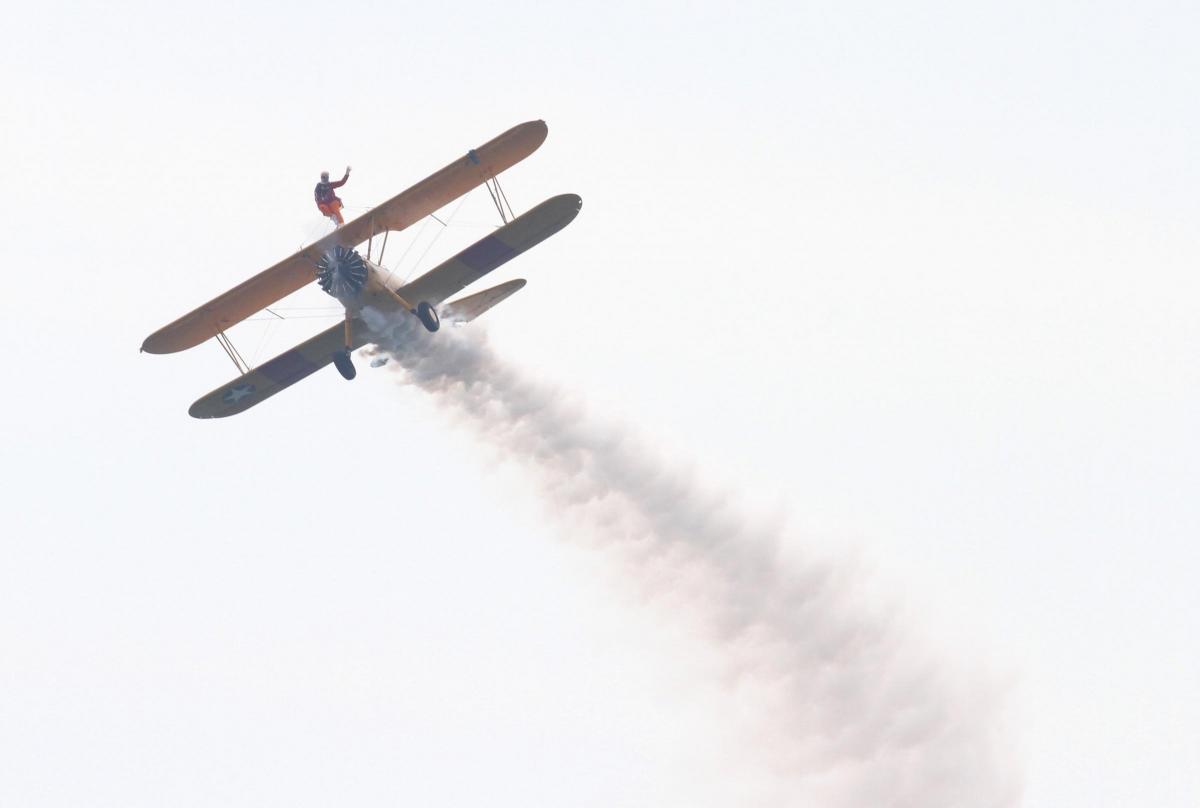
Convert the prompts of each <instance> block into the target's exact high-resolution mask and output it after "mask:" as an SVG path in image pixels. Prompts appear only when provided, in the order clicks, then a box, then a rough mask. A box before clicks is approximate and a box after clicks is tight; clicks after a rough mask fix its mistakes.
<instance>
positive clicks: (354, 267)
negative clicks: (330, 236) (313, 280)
mask: <svg viewBox="0 0 1200 808" xmlns="http://www.w3.org/2000/svg"><path fill="white" fill-rule="evenodd" d="M317 282H318V283H320V284H321V288H322V289H324V290H325V291H326V292H328V293H329V294H331V295H333V296H334V297H336V298H338V299H339V300H341V299H343V298H347V297H349V298H354V297H358V295H359V294H360V293H361V292H362V290H363V287H365V286H366V285H367V264H366V262H365V261H363V258H362V256H361V255H359V254H358V253H357V252H356V251H354V250H352V249H350V248H349V247H342V246H341V245H338V246H337V247H334V248H333V250H332V251H331V252H327V253H325V254H324V255H323V256H321V260H320V261H318V262H317Z"/></svg>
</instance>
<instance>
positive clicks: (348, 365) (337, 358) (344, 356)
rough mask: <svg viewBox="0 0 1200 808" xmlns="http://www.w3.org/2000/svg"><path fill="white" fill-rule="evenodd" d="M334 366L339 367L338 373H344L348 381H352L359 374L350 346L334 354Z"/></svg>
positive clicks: (343, 375)
mask: <svg viewBox="0 0 1200 808" xmlns="http://www.w3.org/2000/svg"><path fill="white" fill-rule="evenodd" d="M333 366H334V367H335V368H337V369H338V373H340V374H342V378H343V379H345V380H346V381H350V380H351V379H353V378H354V377H355V376H357V375H358V371H357V370H355V369H354V362H352V361H351V360H350V349H349V348H346V349H344V350H341V351H338V352H337V353H335V354H334V355H333Z"/></svg>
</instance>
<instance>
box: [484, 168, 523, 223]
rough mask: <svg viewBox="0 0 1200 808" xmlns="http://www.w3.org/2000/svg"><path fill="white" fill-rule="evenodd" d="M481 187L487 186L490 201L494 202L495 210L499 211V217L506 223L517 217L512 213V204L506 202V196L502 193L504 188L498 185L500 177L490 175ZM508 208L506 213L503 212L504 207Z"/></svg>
mask: <svg viewBox="0 0 1200 808" xmlns="http://www.w3.org/2000/svg"><path fill="white" fill-rule="evenodd" d="M483 187H485V188H487V191H488V194H490V195H491V197H492V201H493V202H495V203H496V210H498V211H500V219H501V220H502V221H503V222H504V223H505V224H508V223H509V222H510V221H512V220H513V219H515V218H517V217H516V216H515V215H514V214H513V209H512V205H510V204H509V203H508V197H507V196H506V195H505V194H504V189H503V188H501V187H500V178H499V177H492V178H491V179H487V180H484V181H483ZM505 207H507V208H508V213H507V214H506V213H505V212H504V208H505Z"/></svg>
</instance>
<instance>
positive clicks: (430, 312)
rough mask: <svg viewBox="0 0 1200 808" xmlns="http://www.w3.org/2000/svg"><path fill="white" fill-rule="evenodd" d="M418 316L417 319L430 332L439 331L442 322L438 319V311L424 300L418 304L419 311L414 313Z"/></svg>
mask: <svg viewBox="0 0 1200 808" xmlns="http://www.w3.org/2000/svg"><path fill="white" fill-rule="evenodd" d="M413 313H414V314H416V315H417V319H418V320H420V321H421V324H422V325H424V326H425V328H426V330H428V331H437V330H438V328H439V327H441V324H442V321H441V319H440V318H439V317H438V313H437V309H435V308H434V307H433V306H431V305H429V304H428V303H426V302H425V301H424V300H422V301H421V302H420V303H418V304H417V310H416V311H415V312H413Z"/></svg>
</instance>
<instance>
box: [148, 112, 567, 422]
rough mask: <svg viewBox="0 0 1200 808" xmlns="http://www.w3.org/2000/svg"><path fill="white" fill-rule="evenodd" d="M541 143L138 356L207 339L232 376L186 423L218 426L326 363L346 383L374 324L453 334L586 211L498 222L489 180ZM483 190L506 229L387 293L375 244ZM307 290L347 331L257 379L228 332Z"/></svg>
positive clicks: (388, 205) (293, 260) (345, 240)
mask: <svg viewBox="0 0 1200 808" xmlns="http://www.w3.org/2000/svg"><path fill="white" fill-rule="evenodd" d="M546 131H547V130H546V124H545V122H544V121H529V122H527V123H523V124H520V125H519V126H514V127H513V128H512V129H509V130H508V131H507V132H505V133H504V134H502V135H500V136H498V137H496V138H493V139H492V140H489V141H488V142H487V143H485V144H483V145H482V146H480V147H478V148H476V149H472V150H470V151H468V152H467V153H466V155H464V156H463V157H462V158H460V159H458V160H455V161H454V162H453V163H451V164H450V165H448V166H446V167H445V168H443V169H442V170H441V171H438V172H437V173H436V174H433V175H431V176H429V177H426V178H425V179H424V180H422V181H421V182H418V183H417V184H416V185H414V186H413V187H411V188H409V189H408V190H407V191H404V192H403V193H400V194H398V195H397V196H395V197H393V198H392V199H389V200H388V201H387V202H384V203H383V204H382V205H379V206H378V207H376V208H373V209H372V210H370V211H368V212H366V213H364V214H363V215H362V216H359V217H358V218H356V219H354V220H352V221H350V222H347V223H346V224H345V225H343V226H342V227H339V228H338V229H336V230H334V231H333V232H332V233H330V234H329V235H327V236H325V237H323V238H321V239H319V240H318V241H316V242H314V243H313V244H311V245H309V246H308V247H305V248H304V249H302V250H300V251H299V252H298V253H296V254H295V255H293V256H291V257H290V258H285V259H284V260H282V261H280V262H279V263H278V264H276V265H275V266H273V267H271V268H269V269H267V270H265V271H263V272H260V273H259V274H258V275H255V276H254V277H253V278H250V280H248V281H246V282H244V283H242V284H240V285H238V286H236V287H234V288H233V289H230V290H229V291H228V292H226V293H225V294H223V295H219V296H218V297H216V298H214V299H213V300H211V301H209V302H208V303H205V304H204V305H203V306H201V307H200V308H198V309H196V310H195V311H193V312H191V313H190V314H185V315H184V316H183V317H180V318H179V319H178V320H176V321H175V322H173V323H171V324H170V325H168V326H165V327H164V328H160V329H159V330H158V331H155V332H154V333H153V334H151V335H150V336H149V337H147V338H146V341H145V342H144V343H142V350H143V351H146V352H148V353H157V354H162V353H174V352H175V351H182V350H184V349H186V348H191V347H193V346H196V345H199V344H200V343H201V342H204V341H205V340H207V339H209V338H210V337H212V338H216V339H217V341H218V342H219V343H220V344H221V346H222V347H223V348H224V349H225V351H226V353H228V354H229V357H230V359H232V360H233V363H234V365H236V366H237V367H238V371H239V373H241V375H240V376H238V378H236V379H234V380H233V381H231V382H229V383H227V384H223V385H221V386H220V387H218V388H217V389H216V390H213V391H212V392H211V393H209V394H208V395H206V396H204V397H202V398H200V399H199V400H198V401H196V403H194V404H192V406H191V408H190V409H189V410H188V413H189V414H190V415H192V416H193V417H195V418H224V417H226V416H229V415H236V414H237V413H239V412H244V411H245V410H248V409H250V408H251V407H253V406H254V405H255V404H258V403H259V402H260V401H263V400H264V399H267V398H270V397H271V396H273V395H275V394H276V393H278V392H279V391H280V390H282V389H284V388H285V387H289V386H291V385H293V384H295V383H296V382H298V381H300V380H301V379H303V378H305V377H306V376H309V375H311V374H312V373H314V372H315V371H317V370H319V369H320V368H323V367H325V366H326V365H328V364H331V363H332V364H333V365H335V366H336V367H337V369H338V371H339V372H340V373H341V374H342V376H344V377H345V378H347V379H353V378H354V376H355V369H354V364H353V363H352V361H351V358H350V357H351V353H352V352H353V351H355V350H356V349H358V348H360V347H362V346H364V345H368V344H371V343H373V342H376V341H379V340H380V339H381V337H382V336H383V335H382V334H381V333H380V332H378V331H375V330H373V327H374V328H380V327H381V326H380V324H381V323H387V322H391V323H394V322H395V319H396V318H403V317H407V316H413V317H416V318H417V319H418V320H419V321H420V322H421V324H422V325H423V326H424V327H425V328H426V329H428V330H429V331H437V330H438V327H439V325H440V322H441V320H442V318H443V317H452V318H453V320H454V321H455V322H469V321H471V320H473V319H475V318H476V317H478V316H479V315H480V314H483V313H484V312H485V311H487V310H488V309H490V308H491V307H492V306H494V305H496V304H497V303H499V302H500V301H501V300H504V299H505V298H507V297H508V296H509V295H511V294H513V293H514V292H516V291H517V290H518V289H520V288H521V287H522V286H524V285H525V281H524V280H513V281H509V282H507V283H503V284H500V285H499V286H494V287H492V288H490V289H485V290H484V291H482V292H477V293H475V294H472V295H468V296H467V297H463V298H459V299H458V300H454V301H451V302H449V303H446V302H445V301H446V300H447V299H448V298H449V297H450V296H451V295H454V294H456V293H458V292H460V291H462V290H463V289H465V288H466V287H467V286H468V285H470V284H471V283H474V282H475V281H477V280H479V279H480V278H482V277H483V276H484V275H486V274H487V273H488V272H491V271H492V270H493V269H495V268H496V267H498V266H500V265H502V264H504V263H505V262H507V261H508V260H509V259H511V258H513V257H515V256H517V255H520V254H521V253H523V252H524V251H525V250H528V249H529V248H530V247H532V246H534V245H535V244H538V243H539V242H541V241H543V240H544V239H546V238H549V237H550V236H552V235H554V234H555V233H557V232H558V231H559V230H561V229H562V228H564V227H566V226H567V225H568V224H570V222H571V220H573V219H574V218H575V216H576V214H578V213H579V209H580V207H581V206H582V204H583V201H582V200H581V199H580V198H579V197H578V196H576V195H575V194H562V195H559V196H555V197H551V198H550V199H547V200H546V201H545V202H542V203H541V204H540V205H537V206H536V207H534V208H533V209H531V210H529V211H527V212H526V213H523V214H521V215H520V216H516V217H511V207H510V208H509V215H506V214H505V210H504V205H505V204H507V199H505V198H504V193H503V191H502V190H501V189H500V186H499V182H498V181H497V179H496V178H497V176H498V175H499V174H500V172H502V171H504V170H505V169H507V168H510V167H512V166H513V165H516V164H517V163H518V162H520V161H521V160H524V159H525V158H526V157H528V156H529V155H530V154H532V153H533V152H534V151H535V150H536V149H537V148H538V147H539V146H541V145H542V142H543V141H545V139H546ZM480 185H486V187H487V188H488V191H489V192H490V193H491V194H492V196H493V199H494V200H495V201H496V205H497V207H498V208H499V209H500V213H501V217H502V218H503V219H504V221H505V224H504V225H503V226H502V227H500V228H498V229H497V230H496V231H495V232H493V233H491V234H490V235H488V236H486V237H484V238H483V239H480V240H479V241H477V242H475V243H474V244H472V245H471V246H470V247H467V248H466V249H465V250H463V251H462V252H460V253H458V254H457V255H455V256H454V257H452V258H450V259H448V260H446V261H444V262H442V263H441V264H439V265H438V266H436V267H434V268H433V269H431V270H430V271H428V272H426V273H425V274H424V275H421V276H420V277H419V278H417V279H416V280H414V281H412V282H411V283H407V284H404V285H402V286H399V287H397V288H391V287H389V286H388V283H387V280H388V273H387V271H386V270H384V268H383V267H382V266H381V264H380V263H377V262H376V261H374V260H372V258H371V245H372V244H373V242H374V241H375V240H376V239H379V238H380V237H382V238H381V241H382V247H381V251H380V256H379V261H380V262H381V261H382V250H383V249H386V246H387V235H388V233H389V232H392V231H396V230H403V229H404V228H406V227H408V226H409V225H411V224H413V223H415V222H418V221H420V220H421V219H423V218H425V217H426V216H430V215H432V214H433V213H434V212H435V211H437V210H438V209H440V208H442V207H443V206H445V205H446V204H448V203H449V202H451V201H453V200H454V199H457V198H458V197H460V196H462V195H463V194H465V193H467V192H468V191H471V190H472V189H474V188H477V187H479V186H480ZM363 244H366V245H367V255H366V257H363V256H362V255H361V254H360V253H359V251H358V248H361V246H362V245H363ZM313 281H316V282H317V283H319V284H320V286H321V288H322V289H323V290H324V291H326V292H327V293H329V294H330V295H332V296H333V297H335V298H337V300H338V302H340V303H341V304H342V305H343V306H344V307H345V309H346V316H345V319H344V321H343V322H342V323H339V324H338V325H335V326H333V327H332V328H329V329H327V330H325V331H322V332H321V333H320V334H317V335H316V336H315V337H313V338H312V339H309V340H307V341H306V342H302V343H301V344H299V345H297V346H296V347H295V348H292V349H291V350H289V351H285V352H284V353H282V354H280V355H279V356H277V357H275V358H274V359H272V360H270V361H268V362H264V363H263V364H261V365H259V366H258V367H256V368H250V367H248V366H247V365H246V364H245V363H244V362H243V361H242V360H241V357H240V355H239V354H238V353H237V351H236V350H235V349H234V348H233V346H232V344H231V343H230V342H229V338H228V337H227V336H226V335H225V331H226V330H227V329H228V328H229V327H230V326H233V325H235V324H236V323H239V322H241V321H243V320H245V319H246V318H248V317H250V316H251V315H253V314H255V313H256V312H259V311H261V310H263V309H265V308H267V307H268V306H270V305H271V304H273V303H275V302H276V301H278V300H280V299H282V298H283V297H286V296H287V295H289V294H291V293H292V292H295V291H296V290H298V289H300V288H301V287H303V286H305V285H306V284H309V283H312V282H313ZM388 330H389V331H390V330H391V328H390V327H389V329H388Z"/></svg>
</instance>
